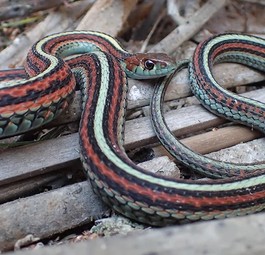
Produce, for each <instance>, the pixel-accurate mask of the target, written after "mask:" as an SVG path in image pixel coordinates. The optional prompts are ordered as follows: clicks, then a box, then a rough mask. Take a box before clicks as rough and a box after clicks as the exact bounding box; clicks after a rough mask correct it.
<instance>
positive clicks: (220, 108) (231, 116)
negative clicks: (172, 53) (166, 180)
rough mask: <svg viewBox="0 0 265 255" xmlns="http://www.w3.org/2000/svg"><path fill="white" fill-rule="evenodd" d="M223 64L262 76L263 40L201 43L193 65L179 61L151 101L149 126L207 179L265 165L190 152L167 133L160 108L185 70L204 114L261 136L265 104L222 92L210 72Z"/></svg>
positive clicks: (233, 37)
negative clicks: (214, 116)
mask: <svg viewBox="0 0 265 255" xmlns="http://www.w3.org/2000/svg"><path fill="white" fill-rule="evenodd" d="M222 62H234V63H239V64H243V65H247V66H249V67H251V68H253V69H256V70H258V71H261V72H263V73H264V72H265V42H264V39H262V38H259V37H255V36H250V35H240V34H229V33H226V34H220V35H218V36H215V37H213V38H212V37H210V38H209V39H208V40H204V41H203V42H202V43H200V44H199V45H198V47H196V51H195V53H194V55H193V59H192V61H190V60H183V61H179V62H178V64H177V67H176V70H175V72H174V73H173V74H172V75H170V77H169V78H167V79H163V80H160V81H159V82H158V83H157V85H156V87H155V89H154V93H153V97H152V100H151V116H152V119H151V121H152V125H153V127H154V131H155V133H156V135H157V137H158V138H159V140H160V142H161V143H162V144H163V146H164V147H165V148H166V149H167V150H168V152H169V153H170V154H171V155H172V156H173V157H174V158H175V159H176V160H177V161H179V162H181V163H182V164H184V165H185V166H187V167H188V168H190V169H193V170H194V171H195V172H198V173H200V174H202V175H203V176H207V177H210V178H227V177H231V176H237V175H242V174H244V173H247V172H253V171H258V170H262V169H265V163H264V162H261V163H257V164H252V163H249V164H246V163H244V164H233V163H229V162H224V161H218V160H214V159H211V158H209V157H206V156H202V155H200V154H198V153H196V152H194V151H192V150H191V149H189V148H187V147H186V146H185V145H184V144H183V143H181V142H180V141H179V140H178V139H176V138H175V137H174V134H172V132H171V131H170V130H169V128H168V126H167V124H166V122H165V119H164V116H163V113H162V104H163V100H164V95H165V92H166V89H167V87H168V85H169V83H170V81H171V79H172V77H173V76H174V75H176V73H177V72H179V71H180V70H182V69H184V68H188V69H189V81H190V86H191V90H192V92H193V94H194V95H195V96H196V98H197V99H198V100H199V101H200V102H201V104H202V105H203V106H204V107H205V108H206V109H207V110H209V111H211V112H212V113H214V114H215V115H218V116H221V117H225V118H226V119H228V120H231V121H233V122H237V123H240V124H244V125H246V126H249V127H251V128H253V129H257V130H259V131H261V132H263V133H264V132H265V104H264V103H262V102H259V101H256V100H253V99H250V98H246V97H243V96H241V95H236V94H234V93H232V92H230V91H228V90H226V89H223V88H222V87H221V86H220V85H219V84H218V82H217V81H216V80H215V78H214V75H213V72H212V69H213V66H214V65H215V64H218V63H222Z"/></svg>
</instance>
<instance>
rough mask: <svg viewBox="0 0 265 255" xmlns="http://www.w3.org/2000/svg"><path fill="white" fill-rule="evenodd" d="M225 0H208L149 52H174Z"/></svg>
mask: <svg viewBox="0 0 265 255" xmlns="http://www.w3.org/2000/svg"><path fill="white" fill-rule="evenodd" d="M225 4H226V0H209V1H208V2H207V3H206V4H204V5H203V6H202V7H201V8H200V9H199V10H198V11H197V12H196V13H195V14H194V15H193V16H192V17H191V18H189V19H187V20H186V22H185V23H183V24H182V25H179V26H178V27H177V28H176V29H175V30H174V31H172V32H171V33H170V34H169V35H168V36H167V37H165V38H164V39H163V40H162V41H160V43H159V44H157V45H156V46H155V47H153V48H152V49H151V50H150V52H166V53H172V52H174V51H175V50H176V49H177V48H178V47H179V46H180V45H181V44H182V43H183V42H185V41H187V40H188V39H190V38H191V37H192V36H194V35H195V34H196V33H197V32H198V31H199V30H200V29H201V27H202V26H203V25H204V24H205V23H206V22H207V21H208V20H209V19H210V18H211V17H212V16H213V15H214V14H215V13H216V12H217V11H218V10H220V9H221V8H222V7H223V6H224V5H225Z"/></svg>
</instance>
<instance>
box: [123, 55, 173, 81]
mask: <svg viewBox="0 0 265 255" xmlns="http://www.w3.org/2000/svg"><path fill="white" fill-rule="evenodd" d="M123 65H124V68H125V72H126V74H127V76H128V77H130V78H133V79H153V78H158V77H162V76H166V75H168V74H171V73H172V72H173V71H174V70H175V69H176V62H175V61H174V60H173V59H172V58H171V57H169V56H168V55H167V54H165V53H137V54H133V55H131V56H129V57H127V58H126V59H124V60H123Z"/></svg>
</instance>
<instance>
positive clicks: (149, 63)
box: [144, 59, 155, 70]
mask: <svg viewBox="0 0 265 255" xmlns="http://www.w3.org/2000/svg"><path fill="white" fill-rule="evenodd" d="M144 67H145V68H146V69H148V70H152V69H153V68H154V67H155V63H154V62H153V61H152V60H150V59H148V60H146V61H145V63H144Z"/></svg>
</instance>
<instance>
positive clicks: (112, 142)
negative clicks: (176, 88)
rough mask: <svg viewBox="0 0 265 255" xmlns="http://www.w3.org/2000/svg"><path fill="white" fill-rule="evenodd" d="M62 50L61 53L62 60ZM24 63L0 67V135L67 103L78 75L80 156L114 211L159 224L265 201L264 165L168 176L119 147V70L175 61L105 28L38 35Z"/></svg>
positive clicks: (160, 69)
mask: <svg viewBox="0 0 265 255" xmlns="http://www.w3.org/2000/svg"><path fill="white" fill-rule="evenodd" d="M249 44H251V45H252V43H250V42H249ZM263 50H264V45H263ZM87 52H92V53H89V54H86V53H87ZM195 54H197V53H195ZM262 54H263V55H264V52H263V53H261V55H262ZM72 55H75V56H72ZM210 55H211V54H210ZM61 57H68V58H67V62H64V61H63V60H62V59H61ZM25 69H26V73H27V74H25V72H24V70H21V71H20V70H18V71H16V73H13V74H12V71H8V72H4V71H3V72H2V73H0V79H1V80H2V81H4V82H2V83H1V85H0V136H2V137H6V136H11V135H15V134H18V133H22V132H25V131H28V130H30V129H33V128H37V127H39V126H41V125H43V124H45V123H47V122H48V121H50V120H52V119H53V118H55V117H56V116H57V115H58V114H60V112H61V111H62V110H63V109H65V108H66V107H67V105H68V104H69V102H70V100H71V98H72V96H73V91H74V88H75V83H76V81H77V83H78V84H79V86H80V88H81V91H82V96H83V102H82V107H83V113H82V117H81V121H80V130H79V136H80V154H81V161H82V163H83V166H84V170H85V173H86V174H87V176H88V177H89V179H90V181H91V184H92V186H93V188H94V190H95V192H97V193H98V194H100V196H101V198H102V199H103V201H105V202H106V203H108V204H109V205H110V206H111V207H112V208H113V209H115V210H116V211H117V212H120V213H121V214H123V215H125V216H127V217H129V218H132V219H135V220H137V221H140V222H144V223H148V224H151V225H158V226H159V225H166V224H171V223H176V222H181V221H186V220H200V219H203V220H209V219H215V218H225V217H230V216H237V215H245V214H250V213H254V212H258V211H261V210H263V209H264V207H265V170H260V171H254V172H251V173H249V174H246V175H244V176H237V177H232V178H229V179H222V180H212V181H200V180H198V181H191V180H182V179H181V180H173V179H169V178H166V177H160V176H157V175H155V174H152V173H149V172H147V171H145V170H144V169H142V168H140V167H139V166H137V165H135V164H134V163H133V162H132V161H131V160H130V159H129V158H128V156H127V155H126V153H125V150H124V148H123V133H124V115H125V110H126V92H127V80H126V76H127V75H129V76H130V77H133V78H150V77H160V76H164V75H167V74H170V73H171V72H173V71H174V70H175V69H176V66H175V64H174V63H173V62H172V61H171V60H170V58H169V57H166V56H165V55H161V54H158V55H157V54H147V55H146V54H129V53H128V52H127V51H125V50H123V49H122V48H121V46H120V45H119V44H118V43H117V42H116V41H115V40H114V39H113V38H112V37H110V36H108V35H105V34H102V33H98V32H84V31H82V32H81V31H75V32H66V33H61V34H55V35H51V36H48V37H46V38H44V39H42V40H40V41H39V42H37V43H36V44H35V45H34V46H33V47H32V49H31V50H30V52H29V54H28V56H27V59H26V64H25ZM73 73H74V74H75V78H74V76H73ZM194 75H195V76H196V75H197V74H196V71H195V74H194ZM27 76H29V77H27ZM12 80H14V81H12Z"/></svg>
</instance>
